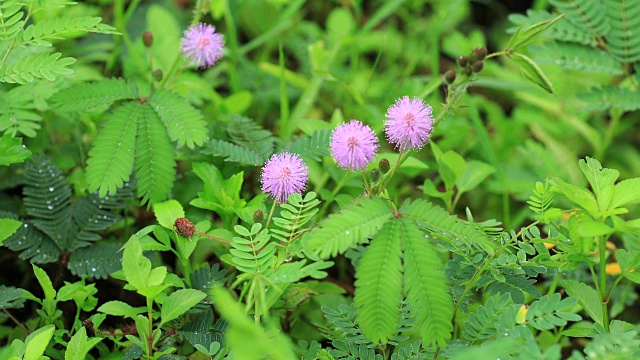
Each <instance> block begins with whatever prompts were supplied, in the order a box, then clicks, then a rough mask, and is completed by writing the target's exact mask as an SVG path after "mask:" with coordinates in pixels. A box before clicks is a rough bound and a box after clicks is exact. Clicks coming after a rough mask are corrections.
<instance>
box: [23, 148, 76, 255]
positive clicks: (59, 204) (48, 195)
mask: <svg viewBox="0 0 640 360" xmlns="http://www.w3.org/2000/svg"><path fill="white" fill-rule="evenodd" d="M24 176H25V184H26V185H27V186H25V187H24V189H23V190H22V191H23V194H24V205H25V207H26V210H27V214H29V215H30V216H31V217H32V219H33V220H32V221H31V222H32V223H33V225H34V226H35V227H37V228H38V229H39V230H40V231H42V232H43V233H45V234H46V235H47V236H49V237H50V238H51V239H52V240H53V242H54V243H56V245H57V246H58V247H59V248H60V249H67V248H68V245H69V244H68V243H67V242H68V239H69V231H70V229H71V225H72V222H71V216H72V208H71V188H70V187H69V185H67V182H66V179H65V178H64V176H62V171H61V170H60V168H58V166H56V165H55V164H52V163H50V162H49V160H48V159H46V158H44V157H38V158H36V159H34V161H33V162H29V163H27V165H26V167H25V173H24Z"/></svg>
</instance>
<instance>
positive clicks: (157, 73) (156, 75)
mask: <svg viewBox="0 0 640 360" xmlns="http://www.w3.org/2000/svg"><path fill="white" fill-rule="evenodd" d="M162 76H163V75H162V70H160V69H157V70H156V71H154V72H153V80H155V81H160V80H162Z"/></svg>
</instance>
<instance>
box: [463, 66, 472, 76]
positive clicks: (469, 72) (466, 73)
mask: <svg viewBox="0 0 640 360" xmlns="http://www.w3.org/2000/svg"><path fill="white" fill-rule="evenodd" d="M462 73H463V74H465V75H466V76H471V73H472V71H471V68H470V67H466V68H464V69H462Z"/></svg>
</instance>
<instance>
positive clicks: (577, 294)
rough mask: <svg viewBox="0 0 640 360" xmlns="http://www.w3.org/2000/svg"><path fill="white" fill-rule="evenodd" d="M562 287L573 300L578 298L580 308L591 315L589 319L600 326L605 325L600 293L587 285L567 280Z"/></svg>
mask: <svg viewBox="0 0 640 360" xmlns="http://www.w3.org/2000/svg"><path fill="white" fill-rule="evenodd" d="M562 287H564V288H565V290H567V294H569V296H571V297H572V298H576V299H577V300H578V302H579V303H580V306H582V308H583V309H584V311H586V312H587V314H589V317H590V318H591V319H592V320H593V321H595V322H596V323H598V324H600V325H604V324H603V316H604V313H603V312H602V304H601V302H600V296H599V295H598V292H597V291H596V290H594V289H593V288H592V287H590V286H589V285H587V284H584V283H578V282H577V281H575V280H565V281H563V282H562Z"/></svg>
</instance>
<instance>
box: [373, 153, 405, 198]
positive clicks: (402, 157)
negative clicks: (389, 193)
mask: <svg viewBox="0 0 640 360" xmlns="http://www.w3.org/2000/svg"><path fill="white" fill-rule="evenodd" d="M412 153H413V151H411V150H409V151H407V152H402V151H401V152H400V154H399V155H398V160H397V161H396V163H395V164H394V165H393V169H391V171H389V172H388V173H386V174H384V176H383V178H382V179H383V180H382V181H383V183H382V184H383V185H382V186H381V187H380V190H378V193H381V192H383V191H384V189H385V188H386V187H387V185H389V182H391V178H392V177H393V175H394V174H395V173H396V171H398V168H399V167H400V165H401V164H402V163H404V162H405V161H406V160H407V159H408V158H409V156H410V155H411V154H412Z"/></svg>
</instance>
